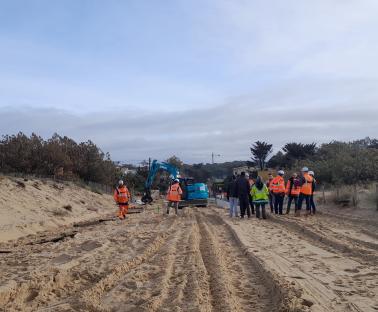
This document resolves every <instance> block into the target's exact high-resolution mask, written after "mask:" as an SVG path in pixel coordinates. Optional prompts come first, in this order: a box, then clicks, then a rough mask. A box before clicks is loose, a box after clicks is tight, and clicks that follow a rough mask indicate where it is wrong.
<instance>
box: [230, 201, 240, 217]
mask: <svg viewBox="0 0 378 312" xmlns="http://www.w3.org/2000/svg"><path fill="white" fill-rule="evenodd" d="M233 215H235V217H238V216H239V213H238V198H237V197H230V217H232V216H233Z"/></svg>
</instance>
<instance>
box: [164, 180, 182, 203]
mask: <svg viewBox="0 0 378 312" xmlns="http://www.w3.org/2000/svg"><path fill="white" fill-rule="evenodd" d="M181 194H182V190H181V187H180V184H179V183H175V184H172V185H171V186H170V187H169V189H168V194H167V199H168V200H169V201H173V202H178V201H180V199H181Z"/></svg>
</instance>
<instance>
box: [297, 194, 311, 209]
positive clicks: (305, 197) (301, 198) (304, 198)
mask: <svg viewBox="0 0 378 312" xmlns="http://www.w3.org/2000/svg"><path fill="white" fill-rule="evenodd" d="M303 200H304V201H305V202H306V210H307V211H310V210H311V206H310V195H305V194H302V193H300V194H299V198H298V210H301V209H302V203H303Z"/></svg>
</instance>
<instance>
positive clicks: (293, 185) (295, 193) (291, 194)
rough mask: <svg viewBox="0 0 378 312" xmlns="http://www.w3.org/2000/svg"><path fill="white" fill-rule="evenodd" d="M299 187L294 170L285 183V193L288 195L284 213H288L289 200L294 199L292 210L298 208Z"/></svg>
mask: <svg viewBox="0 0 378 312" xmlns="http://www.w3.org/2000/svg"><path fill="white" fill-rule="evenodd" d="M300 191H301V188H300V186H299V179H298V175H297V173H296V172H294V173H293V175H292V176H291V178H290V179H289V180H287V183H286V195H287V197H288V201H287V208H286V214H289V213H290V206H291V202H292V201H294V209H295V210H294V211H297V209H298V197H299V193H300Z"/></svg>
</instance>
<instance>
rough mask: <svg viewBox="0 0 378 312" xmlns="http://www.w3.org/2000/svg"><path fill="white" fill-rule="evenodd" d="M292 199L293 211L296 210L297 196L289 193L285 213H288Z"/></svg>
mask: <svg viewBox="0 0 378 312" xmlns="http://www.w3.org/2000/svg"><path fill="white" fill-rule="evenodd" d="M292 201H294V209H295V211H297V209H298V196H293V195H289V196H288V198H287V208H286V213H290V207H291V202H292Z"/></svg>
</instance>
